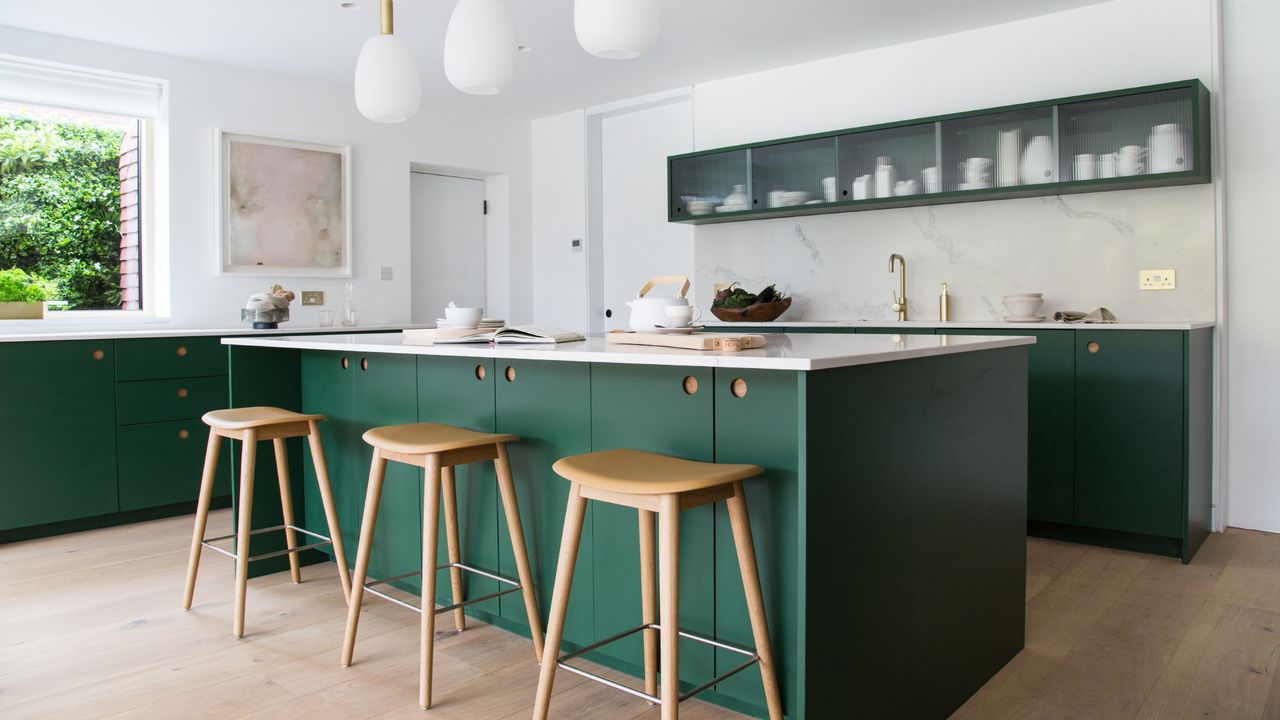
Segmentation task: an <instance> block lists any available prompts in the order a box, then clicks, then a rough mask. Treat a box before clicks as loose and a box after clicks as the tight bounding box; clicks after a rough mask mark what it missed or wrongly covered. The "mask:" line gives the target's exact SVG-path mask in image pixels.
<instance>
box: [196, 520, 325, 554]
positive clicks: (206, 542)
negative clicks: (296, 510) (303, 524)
mask: <svg viewBox="0 0 1280 720" xmlns="http://www.w3.org/2000/svg"><path fill="white" fill-rule="evenodd" d="M282 530H293V531H294V532H300V533H302V534H303V535H306V536H308V537H313V538H315V539H317V540H320V541H321V542H318V543H312V544H310V545H299V546H298V547H296V548H286V549H284V550H277V551H275V552H269V553H263V554H261V555H250V556H249V562H253V561H255V560H266V559H267V558H273V557H280V556H281V555H288V554H290V553H300V552H302V551H303V550H316V549H318V548H322V547H325V546H326V545H332V544H333V540H331V539H330V538H329V537H328V536H327V535H321V534H319V533H313V532H311V531H310V530H307V529H306V528H300V527H298V526H297V525H276V526H275V527H269V528H262V529H260V530H250V531H249V537H253V536H254V535H261V534H262V533H269V532H280V531H282ZM237 537H239V536H238V535H237V534H235V533H232V534H230V535H222V536H219V537H215V538H209V539H207V540H201V541H200V544H201V545H203V546H204V547H207V548H209V549H210V550H212V551H214V552H216V553H222V554H223V555H226V556H227V557H229V558H232V559H235V558H238V557H239V555H237V554H236V553H234V552H232V551H230V550H224V549H223V548H220V547H218V546H217V545H214V544H213V543H216V542H222V541H223V540H233V539H235V538H237Z"/></svg>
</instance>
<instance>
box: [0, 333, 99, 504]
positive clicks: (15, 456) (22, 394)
mask: <svg viewBox="0 0 1280 720" xmlns="http://www.w3.org/2000/svg"><path fill="white" fill-rule="evenodd" d="M114 360H115V351H114V343H113V342H112V341H110V340H94V341H65V342H24V343H0V378H4V381H3V383H2V384H0V437H3V438H4V444H5V452H4V453H3V462H4V471H3V473H0V496H3V498H4V501H3V502H0V530H9V529H13V528H21V527H27V526H32V525H42V524H45V523H54V522H59V521H63V520H74V519H79V518H87V517H91V516H96V515H104V514H107V513H113V512H116V511H117V510H118V509H119V498H118V495H117V491H116V427H115V426H116V422H115V404H116V403H115V363H114Z"/></svg>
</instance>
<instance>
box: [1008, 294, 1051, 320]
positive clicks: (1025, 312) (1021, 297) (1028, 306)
mask: <svg viewBox="0 0 1280 720" xmlns="http://www.w3.org/2000/svg"><path fill="white" fill-rule="evenodd" d="M1043 304H1044V293H1016V294H1013V295H1005V296H1004V306H1005V308H1006V309H1007V310H1008V311H1009V314H1008V315H1007V316H1006V317H1005V321H1007V322H1043V321H1044V315H1041V314H1039V313H1040V306H1041V305H1043Z"/></svg>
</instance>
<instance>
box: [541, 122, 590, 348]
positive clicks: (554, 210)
mask: <svg viewBox="0 0 1280 720" xmlns="http://www.w3.org/2000/svg"><path fill="white" fill-rule="evenodd" d="M531 134H532V142H533V163H532V166H533V242H532V245H533V263H532V270H533V297H534V298H536V304H535V307H534V317H535V319H536V320H537V322H539V323H544V324H549V325H556V326H558V327H563V328H569V329H585V328H586V327H587V253H586V250H585V247H586V237H587V174H586V172H587V171H586V168H587V158H586V152H587V146H586V113H585V112H584V111H582V110H574V111H572V112H567V113H564V114H561V115H554V116H552V117H547V118H540V119H538V120H534V121H533V126H532V131H531ZM574 238H579V239H581V240H582V241H583V242H582V248H581V249H579V250H574V249H572V247H571V246H570V242H571V240H573V239H574Z"/></svg>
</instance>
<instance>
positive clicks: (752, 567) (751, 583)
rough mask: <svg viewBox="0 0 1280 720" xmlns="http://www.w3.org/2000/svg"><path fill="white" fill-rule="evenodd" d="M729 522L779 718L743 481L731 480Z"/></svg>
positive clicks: (773, 717)
mask: <svg viewBox="0 0 1280 720" xmlns="http://www.w3.org/2000/svg"><path fill="white" fill-rule="evenodd" d="M726 502H727V504H728V506H729V524H730V526H731V527H732V528H733V544H734V547H735V548H737V550H738V568H739V569H740V571H741V573H742V586H743V589H744V590H745V591H746V596H747V612H748V614H749V615H750V616H751V634H752V635H753V636H754V638H755V643H756V655H759V656H760V679H761V681H762V682H763V684H764V699H765V704H766V705H767V706H768V708H769V718H770V720H782V695H781V694H780V693H779V692H778V676H777V667H776V666H775V665H774V661H773V645H772V644H771V643H770V641H769V623H768V620H767V619H766V617H765V611H764V594H763V593H761V591H760V573H759V571H758V569H757V567H756V549H755V545H754V544H752V540H751V521H750V519H748V517H747V496H746V494H745V493H744V492H743V490H742V483H741V482H735V483H734V484H733V497H730V498H729V499H728V500H727V501H726Z"/></svg>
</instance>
